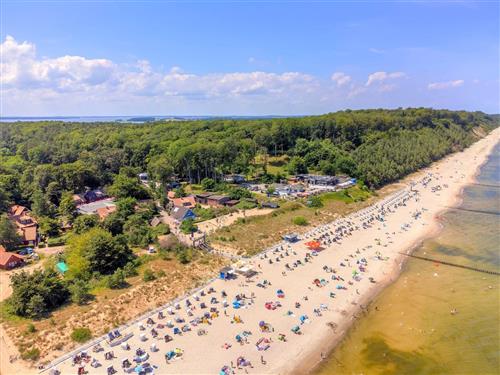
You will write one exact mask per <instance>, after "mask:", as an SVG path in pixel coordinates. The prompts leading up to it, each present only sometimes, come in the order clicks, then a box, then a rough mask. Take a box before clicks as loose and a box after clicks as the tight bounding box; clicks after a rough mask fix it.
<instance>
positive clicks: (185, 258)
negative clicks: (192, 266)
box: [177, 248, 193, 264]
mask: <svg viewBox="0 0 500 375" xmlns="http://www.w3.org/2000/svg"><path fill="white" fill-rule="evenodd" d="M177 260H178V261H179V262H181V263H182V264H188V263H189V262H191V260H193V253H192V252H191V250H190V249H185V248H184V249H181V250H179V251H178V252H177Z"/></svg>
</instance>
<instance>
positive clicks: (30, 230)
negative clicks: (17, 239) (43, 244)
mask: <svg viewBox="0 0 500 375" xmlns="http://www.w3.org/2000/svg"><path fill="white" fill-rule="evenodd" d="M36 229H37V228H36V227H35V226H32V227H27V228H22V231H23V238H24V240H25V241H36V237H37V236H36Z"/></svg>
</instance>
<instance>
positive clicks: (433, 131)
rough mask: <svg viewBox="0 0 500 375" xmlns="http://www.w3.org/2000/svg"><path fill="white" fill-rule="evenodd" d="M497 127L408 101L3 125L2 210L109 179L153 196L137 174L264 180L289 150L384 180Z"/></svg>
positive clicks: (302, 168)
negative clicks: (406, 104)
mask: <svg viewBox="0 0 500 375" xmlns="http://www.w3.org/2000/svg"><path fill="white" fill-rule="evenodd" d="M496 126H498V119H497V118H495V117H493V116H489V115H486V114H484V113H482V112H464V111H448V110H432V109H426V108H408V109H397V110H383V109H378V110H357V111H350V110H346V111H340V112H335V113H329V114H325V115H321V116H308V117H300V118H297V117H293V118H284V119H281V118H280V119H262V120H256V119H253V120H229V119H220V120H217V119H214V120H196V121H168V122H165V121H163V122H161V121H160V122H154V123H145V124H123V123H90V124H89V123H64V122H33V123H30V122H18V123H2V124H0V212H1V211H5V209H6V208H7V206H8V205H9V204H12V203H19V204H23V205H26V206H28V207H30V208H31V209H32V210H33V211H34V212H35V214H36V213H37V211H39V212H38V213H39V214H40V215H41V216H53V215H54V214H55V213H56V212H57V210H61V209H62V210H63V211H64V207H63V208H61V203H63V206H64V202H65V198H66V200H67V199H68V198H69V193H78V192H82V191H84V190H85V189H86V188H93V187H107V189H108V191H109V192H110V193H111V194H113V195H115V196H117V197H118V198H126V197H133V198H137V199H142V198H145V197H147V195H148V192H146V191H145V190H144V189H143V188H142V186H141V185H140V184H139V183H137V181H136V180H137V179H136V173H139V172H149V175H150V177H151V178H152V179H153V180H155V181H157V182H159V183H160V184H162V186H163V187H166V186H168V184H169V182H170V181H172V180H173V179H176V180H180V181H188V182H193V183H200V182H201V181H202V180H203V179H204V178H207V177H208V178H212V179H214V180H216V181H218V180H220V179H221V176H222V175H223V174H225V173H240V174H244V175H246V176H247V177H248V178H251V179H257V180H262V181H273V180H279V179H280V178H281V177H282V176H280V175H279V174H277V175H273V174H272V173H270V172H268V169H267V167H268V163H267V160H268V159H269V158H272V157H277V156H283V155H286V156H287V159H286V160H287V162H286V166H285V169H284V170H285V171H286V172H288V173H290V174H295V173H305V172H308V171H310V172H315V173H321V174H328V175H335V174H348V175H350V176H353V177H356V178H358V179H359V180H361V181H363V182H364V183H365V184H366V185H368V186H369V187H371V188H378V187H380V186H382V185H384V184H387V183H389V182H391V181H395V180H397V179H399V178H401V177H403V176H405V175H407V174H408V173H411V172H413V171H415V170H417V169H419V168H421V167H423V166H426V165H428V164H429V163H431V162H432V161H435V160H437V159H439V158H441V157H443V156H444V155H446V154H448V153H450V152H453V151H457V150H461V149H463V148H464V147H467V146H468V145H470V144H471V143H472V142H474V141H475V140H477V139H478V138H479V137H481V136H484V135H485V134H486V133H488V132H489V131H490V130H491V129H493V128H494V127H496Z"/></svg>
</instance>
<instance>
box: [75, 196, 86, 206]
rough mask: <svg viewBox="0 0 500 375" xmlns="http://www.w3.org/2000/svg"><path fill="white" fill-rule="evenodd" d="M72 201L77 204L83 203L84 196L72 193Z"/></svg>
mask: <svg viewBox="0 0 500 375" xmlns="http://www.w3.org/2000/svg"><path fill="white" fill-rule="evenodd" d="M73 202H75V205H77V206H79V205H81V204H84V203H85V198H84V197H83V194H73Z"/></svg>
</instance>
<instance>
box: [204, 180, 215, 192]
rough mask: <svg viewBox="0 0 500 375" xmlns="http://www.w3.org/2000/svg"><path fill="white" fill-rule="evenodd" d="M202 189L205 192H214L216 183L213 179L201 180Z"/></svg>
mask: <svg viewBox="0 0 500 375" xmlns="http://www.w3.org/2000/svg"><path fill="white" fill-rule="evenodd" d="M201 188H202V189H203V190H205V191H214V189H215V181H214V180H213V179H212V178H208V177H205V178H204V179H203V180H201Z"/></svg>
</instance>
